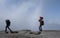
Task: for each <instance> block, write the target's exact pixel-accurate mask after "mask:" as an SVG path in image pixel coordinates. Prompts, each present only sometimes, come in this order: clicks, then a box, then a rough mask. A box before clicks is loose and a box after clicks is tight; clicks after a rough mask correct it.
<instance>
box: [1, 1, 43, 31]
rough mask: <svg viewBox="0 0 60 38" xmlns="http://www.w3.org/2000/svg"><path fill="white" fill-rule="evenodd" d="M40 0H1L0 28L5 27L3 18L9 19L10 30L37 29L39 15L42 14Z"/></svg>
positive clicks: (41, 2)
mask: <svg viewBox="0 0 60 38" xmlns="http://www.w3.org/2000/svg"><path fill="white" fill-rule="evenodd" d="M42 5H43V1H42V0H3V1H2V0H1V2H0V30H4V29H5V26H6V24H5V20H6V19H9V20H10V21H11V25H10V28H11V29H12V30H26V29H29V30H33V31H38V28H39V22H38V19H39V16H42V7H43V6H42Z"/></svg>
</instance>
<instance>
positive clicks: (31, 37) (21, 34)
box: [0, 30, 60, 38]
mask: <svg viewBox="0 0 60 38" xmlns="http://www.w3.org/2000/svg"><path fill="white" fill-rule="evenodd" d="M0 38H60V31H58V30H57V31H56V30H47V31H43V32H42V33H41V34H38V32H32V33H31V31H30V30H21V31H18V33H8V34H6V33H5V32H4V31H0Z"/></svg>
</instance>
